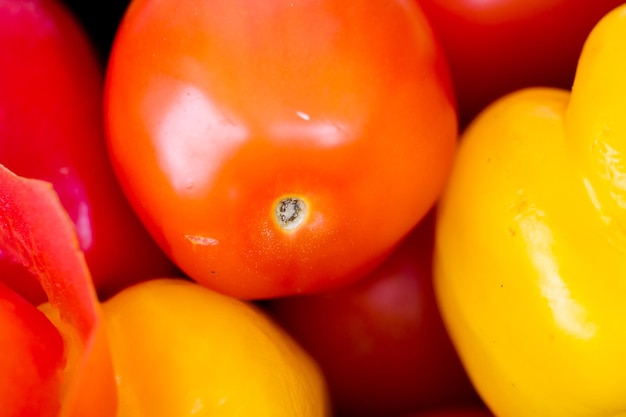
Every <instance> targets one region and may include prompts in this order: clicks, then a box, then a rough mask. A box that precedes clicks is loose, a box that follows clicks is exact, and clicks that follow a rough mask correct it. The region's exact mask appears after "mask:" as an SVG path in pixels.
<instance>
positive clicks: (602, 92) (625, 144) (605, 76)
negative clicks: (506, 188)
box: [565, 6, 626, 253]
mask: <svg viewBox="0 0 626 417" xmlns="http://www.w3.org/2000/svg"><path fill="white" fill-rule="evenodd" d="M565 131H566V136H567V142H568V147H570V148H571V149H572V150H573V152H574V154H575V156H576V159H577V163H578V164H579V167H580V172H581V175H582V176H583V179H584V181H585V184H586V185H587V187H588V188H589V193H590V195H591V197H592V198H593V200H594V203H595V204H596V206H597V208H598V211H599V213H600V215H601V216H602V218H603V220H604V222H605V223H606V224H607V225H608V226H609V228H610V229H611V230H610V233H611V238H612V239H613V240H614V241H615V243H616V244H618V245H620V246H621V247H622V248H623V250H624V251H625V253H626V7H624V6H622V7H620V8H617V9H615V10H613V12H611V13H610V14H609V15H607V16H606V17H605V19H604V20H603V21H602V22H601V23H600V24H598V25H597V26H596V27H595V29H594V30H593V31H592V33H591V34H590V35H589V37H588V39H587V42H586V44H585V47H584V49H583V51H582V54H581V57H580V63H579V67H578V69H577V73H576V79H575V82H574V85H573V87H572V98H571V100H570V103H569V105H568V108H567V112H566V115H565Z"/></svg>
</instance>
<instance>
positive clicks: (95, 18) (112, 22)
mask: <svg viewBox="0 0 626 417" xmlns="http://www.w3.org/2000/svg"><path fill="white" fill-rule="evenodd" d="M62 1H63V3H65V4H66V5H67V6H68V7H69V8H70V10H71V11H72V12H73V13H74V15H75V16H76V17H77V18H78V19H79V21H80V22H81V23H82V25H83V27H84V29H85V31H86V32H87V34H88V35H89V37H90V38H91V39H92V41H93V43H94V45H95V46H96V48H97V50H98V53H99V55H100V57H101V59H102V60H103V61H106V59H107V57H108V54H109V51H110V48H111V44H112V43H113V38H114V37H115V31H116V29H117V26H118V24H119V22H120V21H121V19H122V17H123V15H124V12H125V11H126V8H127V7H128V4H129V3H130V0H95V1H93V0H92V1H89V0H62Z"/></svg>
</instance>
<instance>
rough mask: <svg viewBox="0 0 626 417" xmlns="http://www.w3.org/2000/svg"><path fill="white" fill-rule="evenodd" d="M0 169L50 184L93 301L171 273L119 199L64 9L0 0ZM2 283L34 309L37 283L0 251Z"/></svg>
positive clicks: (87, 51)
mask: <svg viewBox="0 0 626 417" xmlns="http://www.w3.org/2000/svg"><path fill="white" fill-rule="evenodd" d="M0 26H1V27H2V30H1V31H0V60H2V61H3V62H10V65H2V66H0V163H2V164H3V165H4V166H6V167H7V168H9V169H10V170H11V171H13V172H15V173H17V174H19V175H21V176H24V177H28V178H37V179H42V180H45V181H48V182H51V183H52V184H53V185H54V188H55V191H56V192H57V193H58V195H59V197H60V199H61V201H62V203H63V206H64V208H65V209H66V210H67V212H68V213H69V215H70V217H71V218H72V221H73V222H74V224H75V227H76V231H77V234H78V237H79V241H80V244H81V249H83V251H84V253H85V256H86V258H87V263H88V265H89V267H90V271H91V273H92V276H93V279H94V280H95V284H96V287H97V289H98V291H99V294H100V295H101V296H103V297H107V296H108V295H110V294H112V293H114V292H115V291H117V290H119V289H120V288H122V287H124V286H125V285H127V284H129V283H132V282H137V281H139V280H141V279H145V278H147V277H151V276H153V275H159V274H163V273H173V272H175V271H176V268H175V267H174V266H173V265H172V263H171V262H170V261H169V259H168V258H167V257H166V256H165V255H164V254H163V253H162V251H161V250H160V249H159V248H158V246H157V245H156V244H155V243H154V242H153V241H152V239H151V237H150V236H149V234H148V233H147V232H146V230H145V228H144V227H143V226H142V224H141V223H140V222H139V220H138V219H137V217H136V215H135V214H134V212H133V211H132V209H131V207H130V206H129V204H128V202H127V201H126V198H125V196H124V194H123V193H122V192H121V190H120V187H119V185H118V183H117V180H116V178H115V176H114V174H113V171H112V169H111V166H110V162H109V159H108V155H107V150H106V143H105V139H104V126H103V118H102V96H103V81H104V80H103V68H102V65H101V64H100V62H99V61H98V59H97V56H96V55H95V52H94V50H93V47H92V45H91V44H90V42H89V39H88V38H87V36H86V35H85V33H84V31H83V30H82V28H81V27H80V26H79V24H78V22H77V20H76V19H75V18H74V16H73V15H72V14H70V13H69V12H68V10H67V9H66V8H65V7H64V4H63V3H60V2H57V1H51V0H23V1H6V0H3V1H0ZM0 275H2V276H3V277H4V278H3V280H4V281H5V282H6V283H7V284H8V285H9V286H10V287H12V288H14V289H15V290H16V291H18V292H19V293H20V294H21V295H23V296H24V297H25V298H27V299H28V300H29V301H31V302H32V303H34V304H39V303H41V302H43V301H45V300H46V296H45V294H44V291H43V290H42V288H41V286H40V285H39V284H38V283H37V280H36V279H35V278H34V277H33V276H32V275H31V274H29V273H28V272H27V271H25V270H24V269H23V268H21V266H20V265H19V264H16V263H14V262H11V260H10V258H9V257H7V256H6V255H3V254H2V252H1V250H0Z"/></svg>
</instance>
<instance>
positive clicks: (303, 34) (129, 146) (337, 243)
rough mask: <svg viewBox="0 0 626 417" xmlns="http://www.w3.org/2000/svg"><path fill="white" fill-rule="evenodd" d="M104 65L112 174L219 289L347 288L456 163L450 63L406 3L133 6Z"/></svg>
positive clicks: (265, 294) (184, 261)
mask: <svg viewBox="0 0 626 417" xmlns="http://www.w3.org/2000/svg"><path fill="white" fill-rule="evenodd" d="M109 62H110V66H109V68H108V74H107V94H106V103H105V105H106V121H107V126H108V140H109V148H110V151H111V156H112V159H113V164H114V166H115V168H116V172H117V174H118V177H119V179H120V182H121V183H122V185H123V187H124V189H125V190H126V193H127V195H128V197H129V198H130V199H131V201H132V202H133V204H134V207H135V209H136V210H137V212H138V213H139V215H140V217H141V218H142V219H143V221H144V223H145V224H146V226H147V227H148V229H149V230H150V231H151V233H152V235H153V236H154V237H155V239H156V240H157V241H158V242H159V243H160V245H161V247H162V248H163V249H164V250H165V251H166V252H167V253H168V254H169V255H170V256H171V257H172V259H174V260H175V261H176V263H177V264H178V265H179V266H180V267H181V269H182V270H183V271H184V272H185V273H187V274H188V275H189V276H190V277H192V278H193V279H195V280H196V281H198V282H200V283H202V284H204V285H206V286H208V287H211V288H213V289H216V290H219V291H221V292H223V293H226V294H229V295H233V296H236V297H240V298H247V299H260V298H269V297H277V296H283V295H289V294H299V293H318V292H322V291H326V290H329V289H332V288H337V287H340V286H343V285H346V284H348V283H350V282H353V281H355V280H357V279H359V278H360V277H362V276H363V275H364V274H365V273H367V272H369V271H371V270H372V269H373V268H374V267H375V266H376V265H377V264H379V263H380V262H381V261H382V260H383V258H384V257H385V256H386V255H387V254H388V253H389V252H390V251H391V250H392V249H393V247H395V246H396V245H397V244H398V242H399V241H400V239H401V238H403V237H404V236H405V235H406V234H407V233H408V232H409V231H410V230H411V228H412V227H413V226H415V224H417V223H418V221H419V220H420V219H421V218H422V217H423V216H424V215H425V213H426V212H427V211H428V210H429V209H430V208H431V207H432V206H433V204H434V201H435V200H436V199H437V198H438V196H439V194H440V193H441V191H442V188H443V185H444V183H445V181H446V179H447V176H448V172H449V170H450V168H451V163H452V159H453V154H454V151H455V146H456V135H457V123H456V109H455V106H454V103H453V99H452V96H451V91H450V88H449V77H448V73H447V67H446V65H445V62H444V60H443V58H442V54H441V51H440V49H439V47H438V45H437V44H436V42H435V40H434V39H433V35H432V32H431V29H430V26H429V25H428V22H427V21H426V19H425V18H424V16H423V15H422V14H421V12H420V11H419V9H418V7H417V5H415V4H413V3H411V2H405V1H400V0H393V1H389V0H355V1H351V2H337V1H331V0H316V1H312V0H308V1H300V2H293V1H287V0H256V1H250V0H215V1H211V2H197V1H191V0H184V1H181V0H160V1H154V0H135V1H134V2H132V3H131V5H130V7H129V9H128V11H127V14H126V15H125V17H124V19H123V21H122V23H121V25H120V27H119V30H118V33H117V37H116V40H115V42H114V45H113V50H112V53H111V57H110V61H109Z"/></svg>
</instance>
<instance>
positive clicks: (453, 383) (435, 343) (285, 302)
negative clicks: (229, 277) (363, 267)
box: [261, 214, 480, 417]
mask: <svg viewBox="0 0 626 417" xmlns="http://www.w3.org/2000/svg"><path fill="white" fill-rule="evenodd" d="M433 244H434V216H433V215H432V214H429V215H428V216H427V217H425V218H424V219H423V220H422V222H420V224H419V225H418V226H417V228H416V229H415V230H414V231H413V232H412V233H411V234H410V235H409V236H408V237H407V238H406V239H405V240H404V241H403V242H402V244H401V245H400V246H399V247H398V248H397V249H396V250H395V251H394V252H393V253H392V254H391V256H390V257H389V258H387V259H386V260H385V262H384V263H383V264H381V265H380V266H379V267H378V268H377V269H376V270H374V271H373V272H372V273H371V274H369V275H368V276H366V277H365V278H363V279H362V280H360V281H358V282H356V283H355V284H353V285H350V286H348V287H346V288H342V289H341V290H339V291H335V292H329V293H325V294H318V295H310V296H298V297H290V298H281V299H276V300H269V301H265V302H263V303H261V305H262V306H263V308H264V309H265V310H266V311H267V312H268V313H269V314H270V315H271V316H272V317H273V318H274V319H275V320H276V321H277V322H278V323H280V324H281V325H282V326H283V327H284V328H285V329H286V330H287V331H288V332H289V333H290V334H291V335H293V337H294V338H295V339H296V340H297V341H298V343H300V345H302V346H303V347H304V348H305V349H306V350H307V351H308V352H309V353H310V354H311V356H312V357H313V358H314V359H315V360H316V361H317V362H318V363H319V365H320V367H321V368H322V370H323V371H324V374H325V377H326V379H327V381H328V386H329V390H330V393H331V399H332V400H333V405H334V409H335V411H336V412H337V415H340V416H344V415H345V416H361V417H386V416H390V415H401V414H402V413H407V412H412V411H417V410H425V409H430V408H432V407H437V406H448V405H453V404H456V405H459V404H461V405H466V404H477V403H480V400H479V398H478V395H477V394H476V392H475V391H474V389H473V387H472V384H471V382H470V381H469V379H468V377H467V375H466V373H465V371H464V369H463V366H462V364H461V362H460V360H459V357H458V356H457V354H456V351H455V349H454V347H453V345H452V343H451V341H450V338H449V337H448V334H447V331H446V328H445V327H444V324H443V321H442V319H441V315H440V313H439V308H438V306H437V302H436V299H435V293H434V289H433V283H432V253H433Z"/></svg>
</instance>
